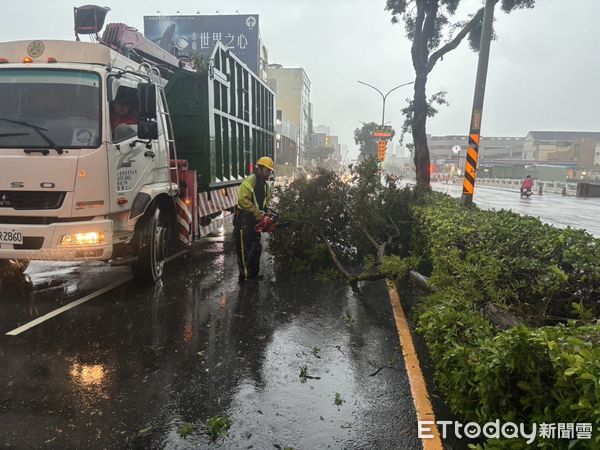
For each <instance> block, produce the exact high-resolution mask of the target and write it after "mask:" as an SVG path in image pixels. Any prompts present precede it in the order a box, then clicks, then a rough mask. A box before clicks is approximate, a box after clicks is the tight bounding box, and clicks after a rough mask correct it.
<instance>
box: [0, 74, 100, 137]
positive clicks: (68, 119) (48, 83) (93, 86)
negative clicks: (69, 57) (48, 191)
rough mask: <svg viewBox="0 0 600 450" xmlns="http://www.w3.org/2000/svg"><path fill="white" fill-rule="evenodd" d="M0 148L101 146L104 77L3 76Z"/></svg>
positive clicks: (73, 75) (77, 75) (1, 81)
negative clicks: (102, 80)
mask: <svg viewBox="0 0 600 450" xmlns="http://www.w3.org/2000/svg"><path fill="white" fill-rule="evenodd" d="M0 99H2V100H1V101H0V148H57V149H64V148H95V147H98V146H99V145H100V77H99V76H98V74H96V73H93V72H83V71H75V70H60V69H55V70H46V69H43V70H38V69H3V70H0Z"/></svg>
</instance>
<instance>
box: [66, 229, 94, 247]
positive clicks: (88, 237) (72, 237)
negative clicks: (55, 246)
mask: <svg viewBox="0 0 600 450" xmlns="http://www.w3.org/2000/svg"><path fill="white" fill-rule="evenodd" d="M102 243H104V233H99V232H97V231H90V232H88V233H75V234H65V235H63V237H62V239H61V240H60V245H93V244H102Z"/></svg>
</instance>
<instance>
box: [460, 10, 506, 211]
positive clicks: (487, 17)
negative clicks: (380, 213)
mask: <svg viewBox="0 0 600 450" xmlns="http://www.w3.org/2000/svg"><path fill="white" fill-rule="evenodd" d="M497 1H498V0H486V2H485V10H484V13H483V28H482V30H481V43H480V45H479V62H478V63H477V77H476V79H475V95H474V96H473V112H472V113H471V128H470V130H469V148H468V149H467V156H466V160H465V178H464V181H463V191H462V203H463V205H466V206H468V205H472V204H473V192H474V191H475V178H476V176H477V175H476V172H477V159H478V157H479V141H480V136H481V114H482V111H483V99H484V97H485V83H486V79H487V70H488V62H489V58H490V44H491V41H492V25H493V23H494V6H495V5H496V2H497Z"/></svg>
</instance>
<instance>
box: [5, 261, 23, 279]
mask: <svg viewBox="0 0 600 450" xmlns="http://www.w3.org/2000/svg"><path fill="white" fill-rule="evenodd" d="M28 266H29V260H28V259H0V279H10V278H15V277H16V276H20V275H22V274H23V272H25V270H26V269H27V267H28Z"/></svg>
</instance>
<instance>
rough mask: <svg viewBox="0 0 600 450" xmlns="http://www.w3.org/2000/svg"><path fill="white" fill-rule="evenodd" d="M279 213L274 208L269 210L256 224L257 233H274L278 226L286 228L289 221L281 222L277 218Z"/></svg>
mask: <svg viewBox="0 0 600 450" xmlns="http://www.w3.org/2000/svg"><path fill="white" fill-rule="evenodd" d="M278 217H279V214H277V212H275V211H273V210H268V211H267V212H266V213H265V215H264V216H263V218H262V220H261V221H260V222H258V223H257V224H256V225H255V226H254V231H256V232H257V233H273V232H274V231H275V230H277V229H278V228H285V227H287V226H289V223H279V222H277V219H278Z"/></svg>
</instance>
